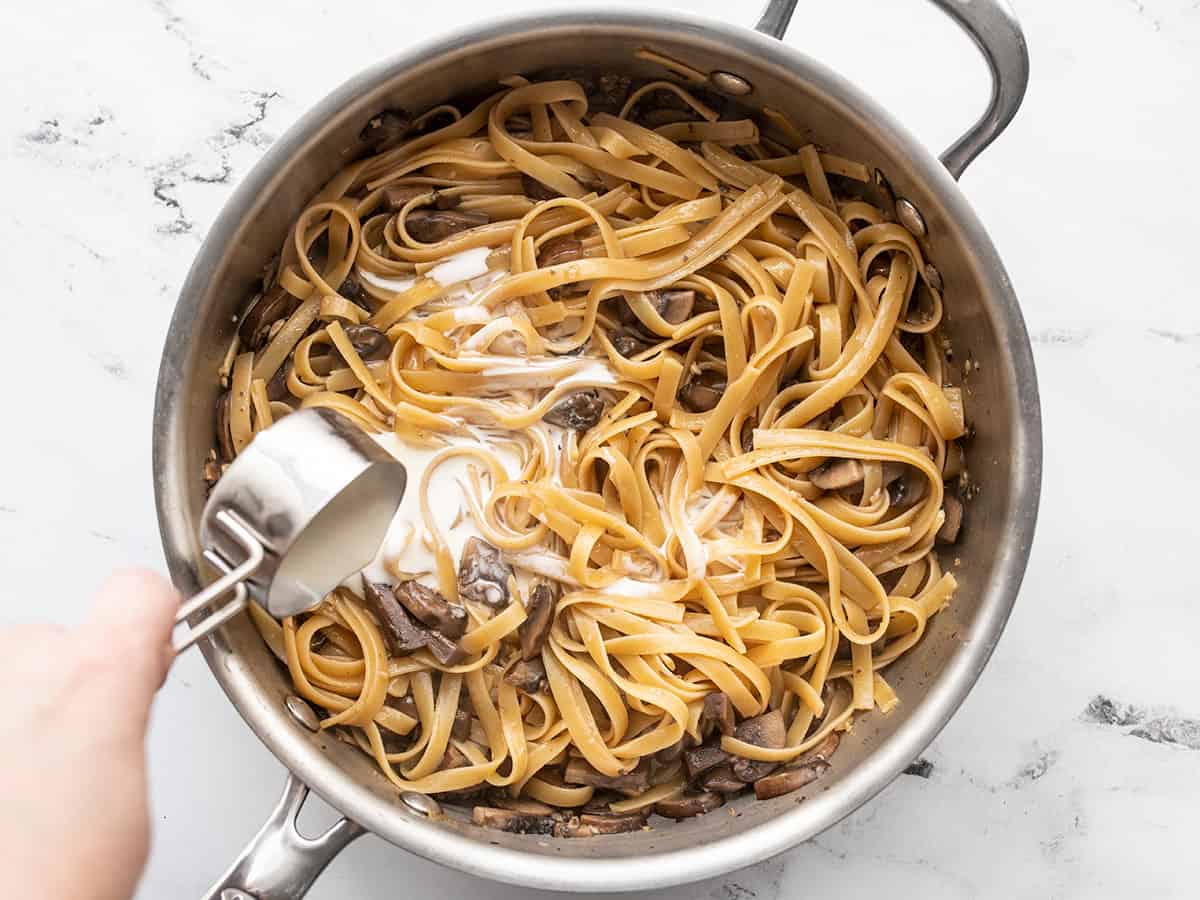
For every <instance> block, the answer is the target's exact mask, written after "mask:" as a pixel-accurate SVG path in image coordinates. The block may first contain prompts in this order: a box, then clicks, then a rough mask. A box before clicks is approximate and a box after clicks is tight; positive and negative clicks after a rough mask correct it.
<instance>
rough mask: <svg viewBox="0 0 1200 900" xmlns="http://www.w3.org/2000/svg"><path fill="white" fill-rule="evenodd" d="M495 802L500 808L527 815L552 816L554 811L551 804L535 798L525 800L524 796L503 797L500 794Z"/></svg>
mask: <svg viewBox="0 0 1200 900" xmlns="http://www.w3.org/2000/svg"><path fill="white" fill-rule="evenodd" d="M495 802H496V805H497V806H498V807H500V808H501V809H507V810H511V811H512V812H519V813H524V814H525V815H527V816H552V815H554V813H555V809H554V807H553V806H548V805H547V804H545V803H539V802H538V801H537V800H526V799H524V798H518V797H505V796H503V795H501V796H499V797H497V798H496V801H495Z"/></svg>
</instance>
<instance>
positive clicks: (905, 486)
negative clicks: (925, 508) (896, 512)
mask: <svg viewBox="0 0 1200 900" xmlns="http://www.w3.org/2000/svg"><path fill="white" fill-rule="evenodd" d="M927 487H928V484H927V482H926V480H925V476H924V474H922V473H921V472H919V471H917V470H916V469H912V468H909V467H908V466H905V472H904V474H903V475H901V476H900V477H899V478H897V479H895V480H893V481H891V482H889V483H888V486H887V490H888V497H889V498H890V500H891V505H892V506H894V507H897V508H899V509H903V508H905V507H909V506H913V505H915V504H917V503H920V502H921V500H923V499H924V498H925V490H926V488H927Z"/></svg>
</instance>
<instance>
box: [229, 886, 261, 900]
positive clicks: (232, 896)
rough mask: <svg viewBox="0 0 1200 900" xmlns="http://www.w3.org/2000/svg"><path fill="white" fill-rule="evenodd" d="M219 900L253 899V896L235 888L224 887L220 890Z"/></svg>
mask: <svg viewBox="0 0 1200 900" xmlns="http://www.w3.org/2000/svg"><path fill="white" fill-rule="evenodd" d="M221 900H254V896H253V895H252V894H247V893H246V892H245V891H239V890H238V889H237V888H225V890H223V891H221Z"/></svg>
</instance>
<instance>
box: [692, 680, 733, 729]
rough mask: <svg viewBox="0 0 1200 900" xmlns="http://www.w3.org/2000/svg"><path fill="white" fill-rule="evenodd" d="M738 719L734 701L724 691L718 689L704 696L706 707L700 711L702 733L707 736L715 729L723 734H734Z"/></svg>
mask: <svg viewBox="0 0 1200 900" xmlns="http://www.w3.org/2000/svg"><path fill="white" fill-rule="evenodd" d="M735 725H736V720H735V719H734V715H733V703H732V702H731V701H730V699H729V695H728V694H726V693H725V692H724V691H717V692H715V693H712V694H709V695H708V696H706V697H705V698H704V708H703V709H702V710H701V711H700V733H701V734H702V735H704V736H705V737H707V736H708V735H710V734H712V732H713V730H714V729H716V730H717V731H720V732H721V734H732V733H733V729H734V726H735Z"/></svg>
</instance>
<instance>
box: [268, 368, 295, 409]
mask: <svg viewBox="0 0 1200 900" xmlns="http://www.w3.org/2000/svg"><path fill="white" fill-rule="evenodd" d="M291 374H292V361H291V360H290V359H289V360H288V361H287V362H285V363H284V364H283V365H282V366H280V367H279V368H278V369H276V370H275V374H274V375H272V376H271V380H270V381H268V382H267V399H268V400H290V399H291V398H292V392H291V391H290V390H288V386H287V382H288V376H289V375H291Z"/></svg>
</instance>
